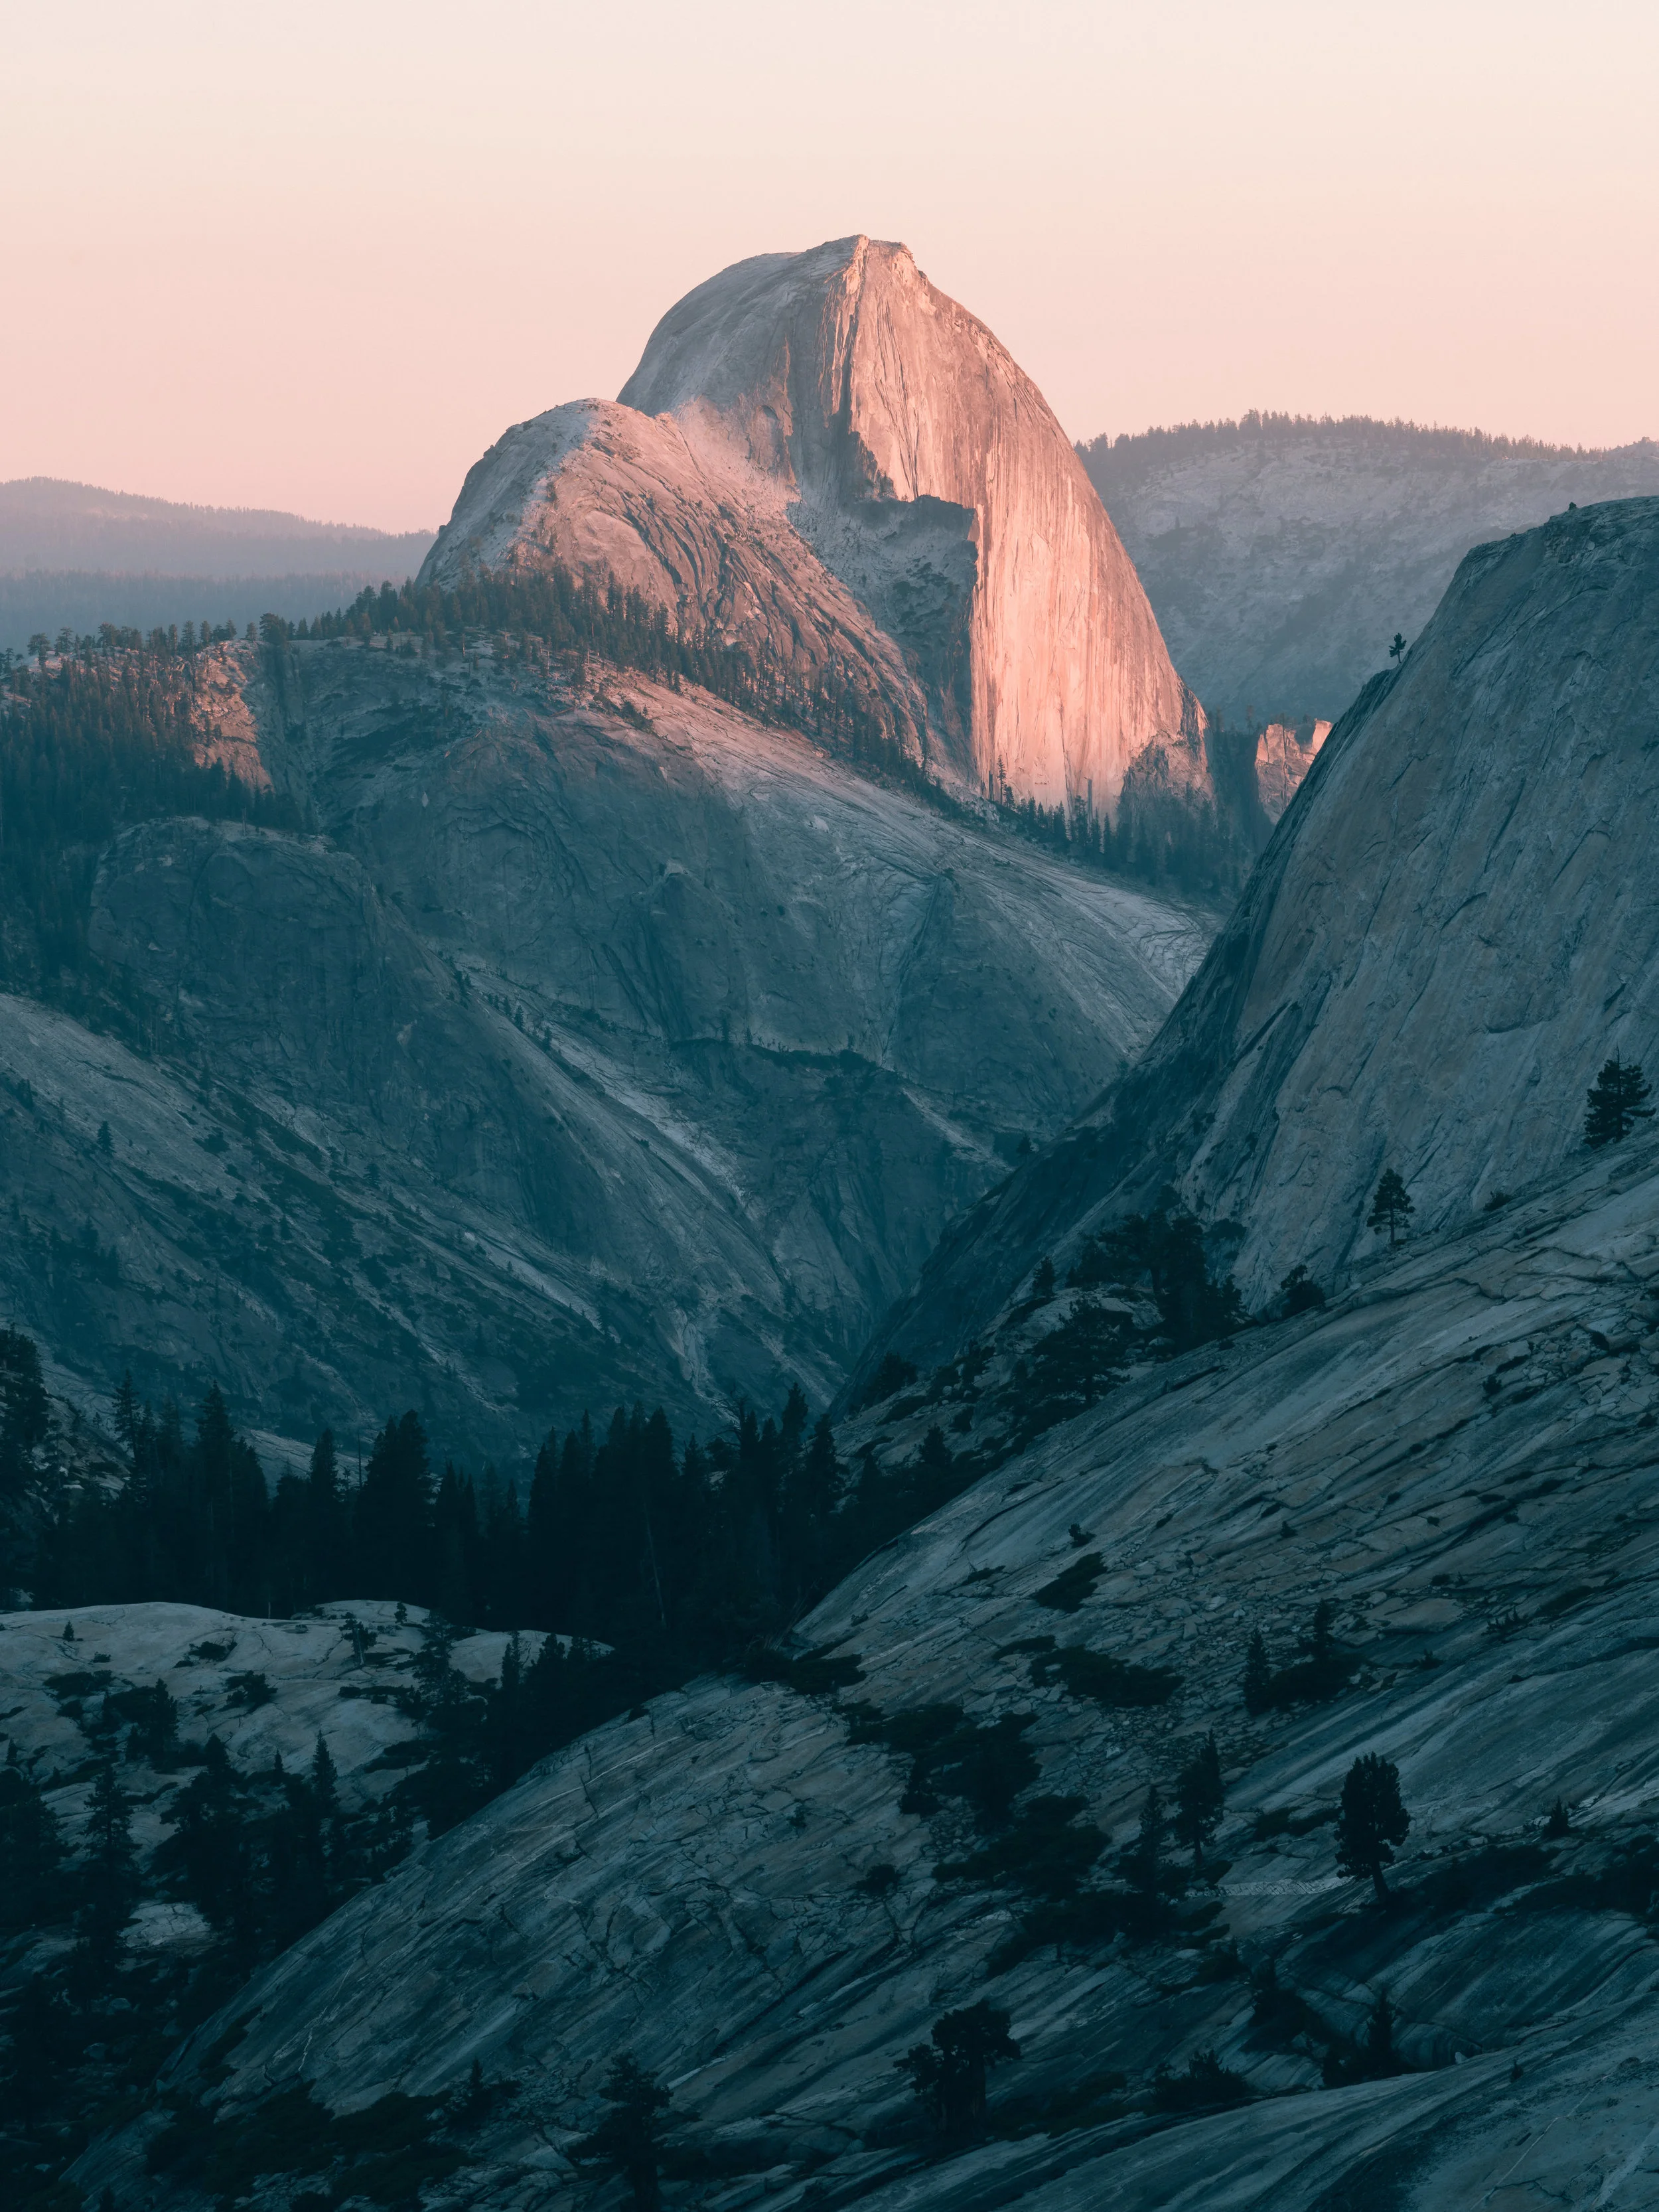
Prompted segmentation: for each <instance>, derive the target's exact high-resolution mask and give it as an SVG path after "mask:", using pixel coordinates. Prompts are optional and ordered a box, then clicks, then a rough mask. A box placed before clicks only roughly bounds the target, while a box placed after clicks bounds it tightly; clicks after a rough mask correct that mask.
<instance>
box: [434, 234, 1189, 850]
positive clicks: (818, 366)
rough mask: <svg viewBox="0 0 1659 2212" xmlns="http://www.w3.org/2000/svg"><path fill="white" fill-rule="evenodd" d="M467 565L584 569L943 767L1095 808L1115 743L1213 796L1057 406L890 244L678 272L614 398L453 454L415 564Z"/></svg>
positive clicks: (1138, 596)
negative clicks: (477, 456)
mask: <svg viewBox="0 0 1659 2212" xmlns="http://www.w3.org/2000/svg"><path fill="white" fill-rule="evenodd" d="M468 561H473V562H481V563H483V564H484V565H488V566H492V567H503V566H504V567H507V568H520V569H522V568H532V569H533V568H536V567H537V566H538V565H543V564H545V563H546V562H550V561H556V562H562V563H563V564H564V565H566V566H568V567H571V568H574V569H575V570H577V571H578V572H579V573H586V574H594V573H596V572H598V571H605V572H608V574H611V575H614V576H615V577H616V578H617V580H619V581H620V582H621V583H622V584H623V585H624V586H630V587H633V588H635V589H637V590H639V591H640V592H642V593H643V594H644V596H645V597H646V599H647V601H649V602H650V603H651V604H653V605H656V606H659V607H661V608H662V609H663V610H664V611H665V616H666V617H667V618H668V619H669V620H670V621H671V623H674V624H675V625H676V626H678V628H679V629H681V630H682V631H686V630H696V632H698V633H699V634H700V635H704V636H709V637H713V638H715V639H718V640H719V641H720V642H721V643H724V644H726V645H739V646H741V647H743V648H744V650H746V651H747V652H748V653H750V655H751V656H752V657H753V658H754V659H755V660H756V661H757V664H758V665H762V666H763V667H767V668H769V669H771V670H772V671H775V674H776V675H777V677H778V678H779V680H780V681H781V682H790V683H793V684H798V685H801V686H811V685H815V684H835V685H836V686H841V687H850V688H851V689H852V690H854V691H856V692H857V693H859V694H860V695H861V696H864V697H865V698H866V699H869V700H872V701H875V702H879V707H880V711H881V714H882V715H883V718H884V722H885V724H886V726H887V727H888V729H889V730H890V733H891V735H892V736H893V738H895V739H896V741H897V742H899V743H900V744H902V745H903V746H904V747H905V748H906V750H908V751H909V752H910V753H911V754H912V755H913V757H920V758H922V759H925V761H926V762H927V765H928V766H929V768H930V769H932V771H933V773H934V774H935V775H939V776H940V777H941V778H942V779H943V780H945V781H947V782H950V783H952V784H954V785H956V786H957V787H967V788H971V789H975V790H977V791H980V792H990V793H994V794H995V795H998V796H1001V795H1004V794H1005V793H1006V795H1009V796H1012V797H1013V798H1016V799H1036V801H1038V802H1039V803H1040V804H1042V805H1045V806H1050V807H1054V806H1061V805H1073V804H1078V803H1080V804H1081V805H1083V806H1084V807H1085V809H1087V810H1089V811H1091V812H1096V813H1098V814H1101V815H1104V816H1106V817H1109V818H1110V819H1112V820H1113V821H1116V820H1117V818H1118V816H1119V811H1120V800H1121V794H1122V793H1123V791H1124V787H1125V783H1126V779H1127V778H1129V776H1130V775H1131V773H1132V771H1133V769H1135V766H1136V763H1142V764H1143V765H1142V770H1141V773H1142V775H1143V776H1145V775H1150V776H1151V780H1152V783H1153V785H1154V787H1156V789H1157V790H1158V792H1160V793H1171V794H1172V795H1173V796H1174V797H1175V799H1176V803H1177V805H1180V806H1182V807H1183V808H1188V809H1189V808H1192V807H1194V806H1195V807H1197V808H1199V809H1200V810H1201V809H1205V808H1207V807H1209V806H1210V805H1212V804H1213V799H1214V793H1213V787H1212V780H1211V775H1210V763H1209V759H1208V756H1207V753H1206V745H1205V733H1206V725H1205V718H1204V714H1203V712H1202V709H1201V708H1200V706H1199V704H1198V702H1197V701H1196V700H1195V699H1194V696H1193V694H1192V693H1191V692H1190V691H1189V690H1188V688H1187V686H1186V685H1185V684H1183V683H1182V680H1181V678H1180V677H1179V676H1178V675H1177V674H1176V671H1175V668H1174V666H1173V665H1172V664H1171V662H1170V656H1169V653H1168V652H1167V650H1166V649H1165V647H1164V640H1163V638H1162V636H1161V635H1160V634H1159V631H1158V623H1157V620H1156V618H1155V617H1154V616H1153V614H1152V608H1151V606H1150V605H1149V604H1148V602H1147V599H1146V594H1145V592H1143V591H1142V589H1141V587H1140V584H1139V580H1138V578H1137V577H1136V575H1135V572H1134V568H1133V565H1132V563H1131V562H1130V561H1129V558H1128V556H1127V554H1126V553H1125V552H1124V550H1123V547H1122V545H1121V543H1120V542H1119V539H1118V536H1117V533H1116V532H1115V530H1114V529H1113V527H1112V525H1111V523H1110V521H1109V520H1108V518H1107V515H1106V512H1105V510H1104V508H1103V507H1102V506H1101V504H1100V501H1099V499H1098V497H1097V495H1096V493H1095V491H1094V489H1093V487H1092V486H1091V483H1090V482H1089V480H1088V477H1087V476H1086V475H1085V471H1084V469H1083V466H1082V464H1081V463H1080V461H1079V459H1078V457H1077V455H1076V453H1074V452H1073V448H1072V447H1071V444H1070V442H1069V441H1068V440H1067V438H1066V434H1065V432H1064V431H1063V430H1062V429H1061V428H1060V424H1059V422H1057V421H1056V420H1055V418H1054V414H1053V412H1052V411H1051V410H1050V409H1049V407H1048V404H1047V402H1046V401H1045V400H1044V399H1043V398H1042V394H1041V393H1040V392H1038V391H1037V389H1036V386H1035V385H1034V384H1033V383H1032V382H1031V380H1030V378H1029V377H1028V376H1026V375H1025V374H1024V372H1023V371H1022V370H1021V369H1020V368H1018V366H1017V365H1016V364H1015V362H1013V361H1012V359H1011V358H1010V356H1009V355H1008V354H1007V352H1006V350H1005V349H1004V348H1003V347H1002V346H1000V344H999V343H998V342H997V340H996V339H995V338H994V337H993V336H992V335H991V333H990V331H987V329H986V328H985V326H984V325H983V324H982V323H980V322H978V321H976V320H975V318H974V317H973V316H972V315H970V314H969V313H968V312H967V311H966V309H964V308H963V307H958V306H957V303H956V302H955V301H953V300H950V299H947V298H946V296H945V295H944V294H943V293H942V292H940V291H939V290H938V289H936V288H935V287H934V286H933V285H932V284H930V283H928V281H927V277H926V276H924V275H923V274H922V272H921V270H919V269H918V268H917V267H916V264H915V259H914V258H913V257H912V255H911V253H910V252H909V249H908V247H906V246H900V245H892V244H887V243H884V242H881V241H878V240H871V239H868V238H864V237H857V238H848V239H840V240H836V241H834V242H833V243H831V244H828V245H824V246H818V247H817V248H816V249H815V250H814V251H812V252H808V253H799V254H762V255H758V256H756V257H755V258H752V259H750V260H747V261H741V262H738V264H735V265H734V266H733V267H732V268H730V269H727V270H723V271H722V272H721V273H720V275H719V276H714V277H711V278H710V279H709V280H708V283H704V284H702V285H699V286H698V287H697V289H696V290H695V291H693V292H690V293H689V294H688V295H686V297H685V298H684V299H683V300H682V301H679V303H678V306H676V307H672V308H671V309H670V310H669V312H668V313H667V314H666V315H665V316H664V318H663V319H662V321H661V322H660V323H659V325H657V328H656V329H655V331H653V333H652V336H651V338H650V342H649V343H648V344H647V347H646V349H645V353H644V356H643V358H642V359H641V362H640V365H639V367H638V368H637V369H635V373H634V374H633V375H632V376H631V377H630V378H629V380H628V382H627V384H626V385H625V386H623V391H622V394H621V397H620V398H619V399H618V401H617V403H616V404H605V403H603V402H599V401H582V402H579V403H576V404H574V405H567V406H564V407H559V408H554V409H552V410H550V411H549V412H548V413H546V414H544V415H541V416H537V417H536V418H535V419H534V420H533V421H532V422H526V423H520V425H518V426H517V427H516V428H514V429H513V430H510V431H508V432H507V435H506V436H505V437H504V438H502V439H501V441H500V442H499V443H498V444H497V445H496V446H495V447H493V448H492V449H491V451H490V452H489V453H487V454H486V455H485V456H484V457H483V459H482V460H481V461H480V462H479V463H478V464H477V466H476V467H475V468H474V469H473V471H471V474H470V475H469V477H468V478H467V480H466V483H465V486H464V488H463V489H462V492H461V495H460V498H459V501H458V502H457V505H456V508H455V513H454V515H453V518H452V520H451V521H450V523H449V524H448V525H447V527H446V528H445V530H444V531H443V532H441V535H440V538H439V542H438V544H437V545H436V547H435V549H434V550H433V553H432V555H431V556H430V557H429V559H428V564H427V569H426V572H425V574H427V576H428V579H431V580H445V579H447V578H450V577H453V576H454V575H455V574H459V572H460V570H461V569H462V568H464V567H465V564H466V562H468Z"/></svg>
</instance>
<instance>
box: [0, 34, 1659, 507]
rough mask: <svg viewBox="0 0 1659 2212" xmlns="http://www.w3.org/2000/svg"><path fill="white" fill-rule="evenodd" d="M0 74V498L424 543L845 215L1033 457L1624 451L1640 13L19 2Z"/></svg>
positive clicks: (1651, 299) (1640, 186)
mask: <svg viewBox="0 0 1659 2212" xmlns="http://www.w3.org/2000/svg"><path fill="white" fill-rule="evenodd" d="M0 52H3V53H4V55H5V58H6V61H7V64H8V66H7V70H6V77H7V86H6V90H5V93H4V95H3V98H4V111H3V112H4V117H5V121H4V127H3V129H0V206H3V209H4V212H5V217H6V221H5V238H6V245H7V247H8V252H7V262H8V276H7V282H6V287H5V295H4V296H5V301H6V305H5V308H4V313H3V321H4V332H3V339H0V478H3V477H15V476H23V475H32V474H42V475H51V476H59V477H80V478H82V479H84V480H86V481H88V482H91V483H103V484H107V485H111V486H113V487H115V488H117V489H124V490H130V491H143V492H150V493H155V494H159V495H162V496H165V497H169V498H174V499H188V500H197V501H208V502H212V503H216V504H227V505H258V506H271V507H289V508H294V509H297V510H298V511H300V512H301V513H308V514H312V515H314V516H318V517H319V518H323V519H326V520H337V521H358V522H372V523H378V524H380V525H382V526H386V527H389V528H399V529H401V528H410V527H415V526H420V525H424V524H435V523H436V522H437V521H439V520H441V519H442V517H443V516H444V515H446V514H447V513H448V510H449V507H450V504H451V502H452V501H453V497H454V495H455V492H456V490H457V489H458V488H459V483H460V479H461V477H462V476H463V474H464V473H465V470H466V468H467V466H468V465H469V464H470V463H471V461H472V460H473V459H475V458H476V457H477V454H478V453H480V452H481V451H482V450H483V447H485V446H486V445H488V444H489V443H490V441H492V440H493V439H494V438H495V436H496V435H498V434H499V432H500V431H501V429H502V428H504V427H505V426H506V425H507V423H509V422H515V421H518V420H520V419H521V418H522V417H524V416H526V415H530V414H533V413H535V412H536V411H538V410H539V409H541V408H544V407H546V406H550V405H552V404H555V403H556V402H557V401H559V400H562V399H568V398H578V397H580V396H582V395H584V394H587V393H601V394H605V395H611V394H614V393H615V392H616V391H617V387H618V386H619V385H621V383H622V382H623V379H624V378H625V377H626V376H627V374H628V373H629V370H630V369H631V368H632V367H633V365H634V362H635V360H636V358H637V357H638V355H639V352H640V349H641V346H642V345H643V343H644V341H645V339H646V337H647V334H648V332H649V331H650V329H651V326H652V325H653V323H654V322H655V321H656V319H657V318H658V316H659V315H660V314H661V313H663V312H664V310H665V308H667V307H669V306H670V305H671V302H672V301H674V300H675V299H677V298H678V296H679V295H680V294H682V293H683V292H684V291H685V290H687V289H689V288H690V286H691V285H693V284H695V283H698V282H699V281H700V280H701V279H702V277H704V276H708V275H710V274H711V273H712V272H713V271H714V270H716V269H719V268H720V267H722V266H724V265H725V264H726V263H728V262H731V261H734V260H738V259H739V258H742V257H744V255H746V254H750V253H757V252H767V251H771V250H775V249H779V248H799V247H803V246H811V245H815V244H817V242H818V241H819V240H822V239H824V238H834V237H840V236H843V235H845V234H848V233H849V232H852V231H857V230H864V231H867V232H869V233H871V234H873V235H875V236H878V237H885V238H902V239H904V240H907V241H908V244H909V245H910V246H912V247H913V248H914V250H915V253H916V257H917V258H918V260H919V261H920V262H921V265H922V267H923V268H924V269H926V270H927V272H928V274H929V275H930V276H932V277H933V281H934V282H935V283H938V284H939V285H941V286H943V287H944V289H945V290H946V291H947V292H950V293H951V294H953V295H955V296H956V297H957V298H958V299H959V300H961V301H963V302H964V303H965V304H966V305H967V306H968V307H970V308H972V309H973V310H974V312H975V313H977V314H979V315H980V316H981V317H982V318H983V319H985V320H986V321H987V323H988V324H989V325H990V326H991V328H992V329H993V330H994V331H996V333H997V335H998V336H999V337H1000V338H1001V339H1002V340H1003V341H1004V343H1006V345H1007V346H1008V347H1009V348H1010V349H1011V350H1012V352H1013V354H1014V355H1015V356H1016V357H1017V359H1018V360H1019V361H1020V362H1022V363H1023V365H1024V367H1025V368H1027V369H1028V370H1029V371H1030V373H1031V374H1032V375H1033V376H1035V377H1036V380H1037V381H1038V383H1039V384H1040V385H1041V386H1042V388H1043V390H1044V391H1045V392H1046V393H1047V394H1048V398H1049V399H1050V401H1051V402H1052V404H1054V408H1055V409H1056V410H1057V411H1058V413H1059V415H1060V419H1061V421H1062V422H1064V423H1065V424H1066V428H1067V429H1068V430H1069V431H1071V432H1072V434H1073V435H1074V436H1079V437H1086V436H1091V435H1095V434H1096V433H1097V432H1100V431H1103V430H1109V431H1114V432H1116V431H1121V430H1128V429H1139V428H1145V427H1146V425H1147V424H1149V423H1153V422H1176V421H1182V420H1186V419H1188V418H1190V417H1193V416H1216V415H1236V414H1237V413H1238V412H1240V411H1241V410H1243V409H1246V408H1249V407H1263V408H1281V409H1287V410H1300V411H1304V412H1322V411H1330V412H1334V413H1346V412H1364V413H1370V414H1376V415H1384V416H1394V415H1403V416H1412V417H1414V418H1416V419H1417V420H1419V421H1423V422H1431V421H1437V422H1453V423H1459V424H1468V425H1478V426H1480V428H1486V429H1489V430H1498V431H1506V432H1510V433H1511V434H1518V433H1528V434H1531V435H1534V436H1539V437H1543V438H1548V439H1552V440H1559V441H1570V442H1583V443H1586V444H1598V445H1600V444H1612V443H1620V442H1622V441H1626V440H1629V439H1632V438H1637V437H1640V436H1643V435H1659V128H1656V123H1655V112H1656V106H1655V103H1656V86H1659V4H1656V0H1574V4H1573V5H1571V6H1570V7H1569V6H1564V5H1562V4H1560V0H1553V4H1541V0H1435V4H1432V5H1425V4H1419V0H1400V4H1395V5H1391V6H1387V7H1383V6H1375V5H1370V4H1358V5H1356V4H1352V0H1255V4H1251V0H1221V3H1220V4H1218V0H1157V4H1153V0H1134V4H1121V0H1096V4H1093V5H1088V6H1081V5H1072V4H1066V0H1054V3H1053V4H1044V0H1024V4H1022V5H1006V4H996V5H989V4H984V3H983V0H879V4H875V3H874V0H838V4H836V5H835V6H833V7H814V8H806V7H801V6H797V5H792V4H789V0H700V4H698V5H696V6H691V5H688V4H685V0H678V4H674V5H666V4H662V0H631V4H627V5H621V6H618V5H614V4H613V5H598V4H595V5H589V6H583V7H580V8H578V7H572V6H568V5H565V4H562V0H555V3H554V4H544V5H541V6H530V5H524V4H518V0H467V4H466V5H464V6H463V5H457V4H455V0H444V4H433V0H401V4H398V5H396V6H392V5H381V4H379V0H331V4H327V5H323V4H319V0H277V4H276V5H273V6H270V7H261V8H257V9H256V8H254V7H252V6H246V5H238V4H235V0H232V4H231V5H229V6H226V5H225V4H224V0H216V4H214V5H211V6H209V5H200V4H196V0H144V4H143V5H139V6H134V5H131V0H122V3H121V4H109V0H53V4H52V6H50V7H48V6H46V5H43V4H35V5H20V6H16V7H14V8H12V9H9V11H8V12H7V16H6V19H5V23H4V29H3V33H0Z"/></svg>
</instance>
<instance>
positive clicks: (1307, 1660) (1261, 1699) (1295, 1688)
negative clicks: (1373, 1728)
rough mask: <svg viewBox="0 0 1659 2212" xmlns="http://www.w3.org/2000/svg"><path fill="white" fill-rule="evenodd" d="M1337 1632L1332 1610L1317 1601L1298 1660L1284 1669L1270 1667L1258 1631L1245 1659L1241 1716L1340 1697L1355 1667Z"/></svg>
mask: <svg viewBox="0 0 1659 2212" xmlns="http://www.w3.org/2000/svg"><path fill="white" fill-rule="evenodd" d="M1335 1628H1336V1607H1334V1605H1333V1604H1332V1603H1331V1601H1330V1600H1329V1599H1328V1598H1321V1600H1320V1601H1319V1603H1318V1604H1317V1605H1316V1607H1314V1613H1313V1620H1312V1622H1311V1623H1310V1626H1309V1629H1308V1632H1307V1634H1306V1635H1305V1636H1304V1637H1303V1638H1302V1639H1301V1651H1300V1656H1297V1658H1295V1659H1292V1660H1291V1662H1289V1663H1288V1664H1287V1665H1285V1666H1283V1667H1274V1666H1273V1663H1272V1662H1271V1661H1270V1660H1269V1659H1268V1656H1267V1643H1266V1641H1265V1639H1264V1638H1263V1637H1262V1634H1261V1630H1260V1629H1257V1630H1256V1631H1255V1634H1254V1635H1253V1636H1252V1637H1251V1638H1250V1641H1249V1646H1248V1648H1247V1650H1246V1651H1245V1656H1244V1680H1243V1692H1244V1707H1245V1711H1247V1712H1249V1713H1253V1714H1259V1713H1267V1712H1273V1711H1283V1710H1285V1709H1287V1708H1288V1707H1290V1706H1291V1705H1324V1704H1325V1703H1327V1702H1328V1700H1329V1699H1332V1698H1337V1697H1340V1695H1341V1694H1342V1692H1343V1691H1344V1690H1346V1688H1347V1686H1348V1684H1349V1682H1350V1681H1351V1680H1352V1678H1353V1672H1354V1668H1355V1667H1356V1666H1357V1665H1358V1661H1357V1660H1356V1658H1355V1656H1354V1655H1353V1653H1352V1651H1348V1650H1345V1649H1344V1648H1343V1646H1342V1645H1341V1644H1339V1643H1338V1642H1337V1640H1336V1637H1335V1633H1334V1632H1335Z"/></svg>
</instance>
